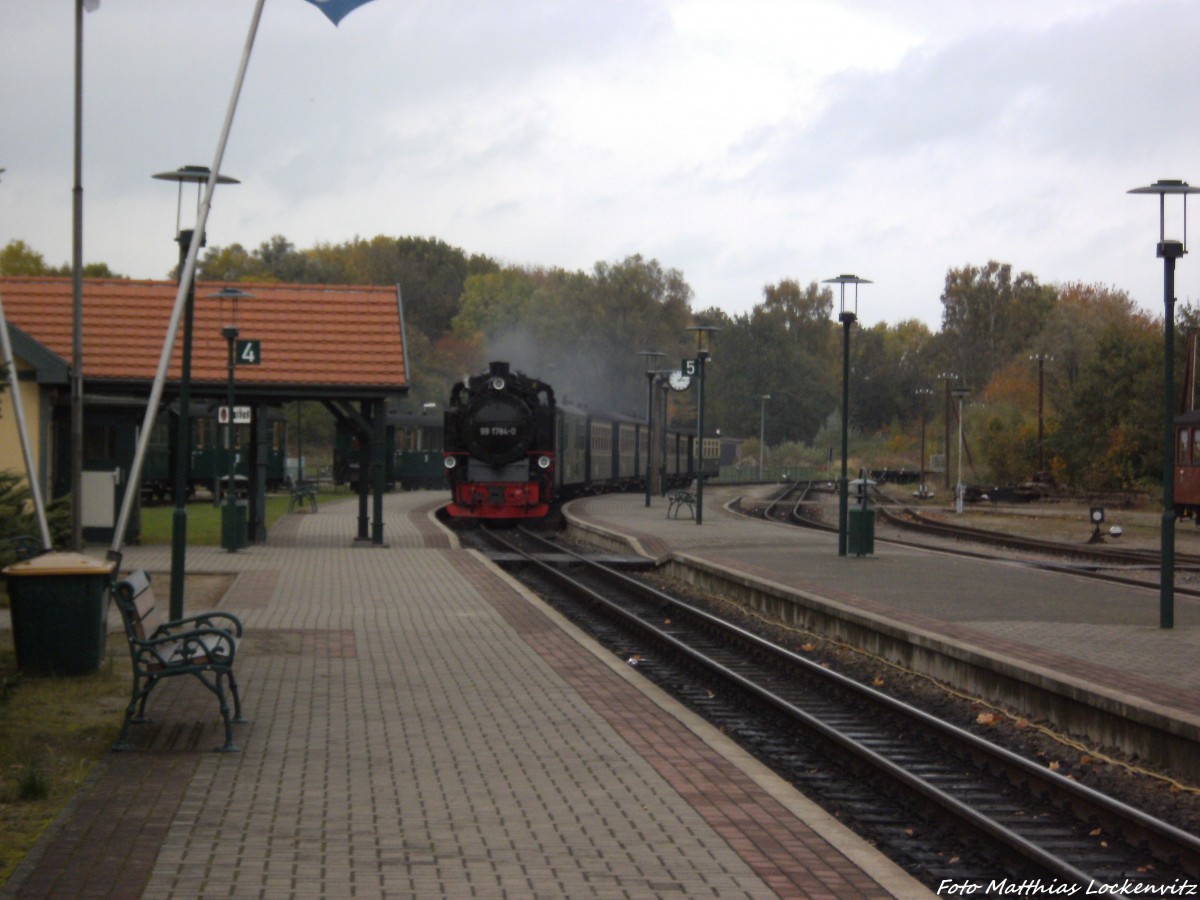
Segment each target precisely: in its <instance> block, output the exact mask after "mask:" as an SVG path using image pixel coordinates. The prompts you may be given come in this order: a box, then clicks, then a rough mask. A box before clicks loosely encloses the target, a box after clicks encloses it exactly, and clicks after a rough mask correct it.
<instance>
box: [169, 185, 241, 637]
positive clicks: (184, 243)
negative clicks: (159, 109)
mask: <svg viewBox="0 0 1200 900" xmlns="http://www.w3.org/2000/svg"><path fill="white" fill-rule="evenodd" d="M210 174H211V173H210V172H209V169H208V167H207V166H180V167H179V168H178V169H176V170H175V171H174V172H159V173H158V174H157V175H154V176H151V177H153V178H156V179H158V180H159V181H174V182H176V183H177V184H178V185H179V188H178V191H177V193H176V199H175V240H176V241H177V242H178V243H179V277H180V278H183V270H184V268H185V266H186V263H187V257H188V251H189V250H190V249H191V245H192V240H193V239H195V238H196V236H195V235H193V234H192V229H190V228H188V229H180V227H179V221H180V213H181V212H182V210H183V186H184V184H185V183H187V184H194V185H196V208H197V210H198V209H199V208H200V203H201V199H202V194H203V188H204V186H205V185H207V184H208V178H209V175H210ZM217 184H240V182H239V181H238V180H237V179H236V178H230V177H229V176H227V175H217ZM198 240H199V241H200V246H201V247H203V246H204V235H200V236H199V238H198ZM195 301H196V279H195V278H194V277H193V278H192V283H191V284H189V285H188V286H187V295H186V297H185V298H184V309H183V355H182V358H181V360H180V365H179V418H178V420H177V421H176V423H175V490H174V493H175V512H174V514H173V515H172V518H171V597H170V614H171V620H172V621H175V620H177V619H181V618H183V576H184V560H185V557H186V555H187V497H188V463H190V462H191V452H190V448H191V446H192V440H191V437H192V436H191V403H192V319H193V309H194V307H195Z"/></svg>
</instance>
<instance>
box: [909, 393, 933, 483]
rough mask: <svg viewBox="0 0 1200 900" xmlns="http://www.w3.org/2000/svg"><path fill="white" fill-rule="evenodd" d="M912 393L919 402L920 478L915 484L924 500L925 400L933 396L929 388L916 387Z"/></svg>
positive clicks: (926, 411) (926, 403)
mask: <svg viewBox="0 0 1200 900" xmlns="http://www.w3.org/2000/svg"><path fill="white" fill-rule="evenodd" d="M913 393H914V394H915V395H916V397H917V402H918V403H920V404H921V480H920V482H919V483H918V485H917V496H918V497H920V498H921V499H922V500H924V499H925V498H926V497H928V496H929V486H928V485H926V484H925V417H926V414H927V413H928V412H929V403H928V402H927V401H928V399H929V398H930V397H932V396H933V391H932V390H930V389H929V388H917V389H916V390H915V391H913Z"/></svg>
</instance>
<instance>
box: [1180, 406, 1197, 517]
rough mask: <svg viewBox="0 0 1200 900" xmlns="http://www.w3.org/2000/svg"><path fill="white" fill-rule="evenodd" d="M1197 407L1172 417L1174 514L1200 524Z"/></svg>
mask: <svg viewBox="0 0 1200 900" xmlns="http://www.w3.org/2000/svg"><path fill="white" fill-rule="evenodd" d="M1198 442H1200V410H1193V411H1191V412H1186V413H1184V414H1183V415H1180V416H1176V417H1175V487H1174V495H1175V496H1174V503H1175V517H1176V518H1178V519H1194V520H1195V522H1196V524H1197V525H1198V526H1200V446H1197V443H1198Z"/></svg>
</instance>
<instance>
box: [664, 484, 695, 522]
mask: <svg viewBox="0 0 1200 900" xmlns="http://www.w3.org/2000/svg"><path fill="white" fill-rule="evenodd" d="M685 506H686V507H687V509H688V515H689V516H691V517H692V518H693V519H694V518H696V482H694V481H693V482H692V485H691V487H690V488H687V489H686V490H685V489H683V488H680V489H679V490H675V491H671V492H669V493H668V494H667V518H668V519H672V518H673V519H678V518H679V511H680V510H681V509H683V507H685ZM672 513H674V515H672Z"/></svg>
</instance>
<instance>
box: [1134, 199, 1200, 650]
mask: <svg viewBox="0 0 1200 900" xmlns="http://www.w3.org/2000/svg"><path fill="white" fill-rule="evenodd" d="M1128 193H1130V194H1157V195H1158V248H1157V254H1156V255H1157V256H1158V258H1159V259H1161V260H1162V261H1163V344H1164V354H1163V512H1162V535H1161V538H1162V543H1161V550H1160V554H1159V555H1160V557H1161V563H1160V575H1159V601H1158V624H1159V627H1160V628H1174V627H1175V418H1174V417H1175V260H1177V259H1180V258H1181V257H1182V256H1183V255H1184V254H1185V253H1187V195H1188V194H1198V193H1200V188H1195V187H1190V186H1189V185H1188V183H1187V182H1186V181H1177V180H1173V179H1160V180H1158V181H1156V182H1155V183H1154V184H1152V185H1150V186H1148V187H1140V188H1134V189H1133V190H1131V191H1129V192H1128ZM1167 194H1180V195H1182V197H1183V240H1182V241H1178V240H1174V239H1171V240H1168V239H1167V237H1166V227H1167V226H1166V208H1167Z"/></svg>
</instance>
